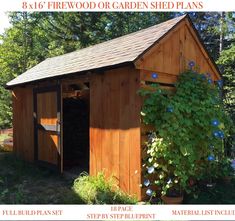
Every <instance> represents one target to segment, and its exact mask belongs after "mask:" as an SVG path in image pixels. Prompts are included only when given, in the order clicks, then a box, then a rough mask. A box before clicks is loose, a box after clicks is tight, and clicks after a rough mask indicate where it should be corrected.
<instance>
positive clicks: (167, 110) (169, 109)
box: [166, 106, 174, 113]
mask: <svg viewBox="0 0 235 221" xmlns="http://www.w3.org/2000/svg"><path fill="white" fill-rule="evenodd" d="M173 111H174V108H173V107H171V106H168V107H167V108H166V112H169V113H173Z"/></svg>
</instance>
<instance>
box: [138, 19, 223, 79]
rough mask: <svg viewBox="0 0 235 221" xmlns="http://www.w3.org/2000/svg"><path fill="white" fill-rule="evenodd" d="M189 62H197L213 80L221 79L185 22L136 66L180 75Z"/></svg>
mask: <svg viewBox="0 0 235 221" xmlns="http://www.w3.org/2000/svg"><path fill="white" fill-rule="evenodd" d="M189 61H194V62H196V65H197V68H198V69H199V71H200V72H201V73H210V74H211V76H212V79H213V80H218V79H219V78H220V77H219V74H218V72H217V70H216V69H215V67H214V66H213V64H212V62H211V61H210V58H209V57H208V56H207V54H206V52H205V50H204V49H203V47H202V45H201V42H200V41H199V40H198V38H197V36H196V34H195V32H194V30H193V28H192V27H191V25H190V24H189V22H188V21H184V22H181V24H179V25H178V26H176V27H175V29H174V30H173V31H171V32H170V33H168V34H167V36H165V37H164V38H163V39H162V40H161V41H160V42H159V43H158V44H156V46H154V47H153V48H151V50H150V51H148V52H147V53H146V54H145V55H143V57H142V58H141V59H139V60H138V61H136V63H135V64H136V67H137V68H138V69H142V70H149V71H155V72H159V73H165V74H168V75H179V73H180V72H182V71H185V70H186V69H188V62H189Z"/></svg>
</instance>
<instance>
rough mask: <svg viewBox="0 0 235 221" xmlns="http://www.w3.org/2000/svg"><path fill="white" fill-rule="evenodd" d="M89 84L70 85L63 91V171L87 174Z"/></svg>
mask: <svg viewBox="0 0 235 221" xmlns="http://www.w3.org/2000/svg"><path fill="white" fill-rule="evenodd" d="M89 112H90V111H89V83H85V84H71V85H68V86H67V87H66V89H65V90H64V91H63V162H64V165H63V166H64V170H67V171H70V172H72V173H81V172H83V171H86V172H89Z"/></svg>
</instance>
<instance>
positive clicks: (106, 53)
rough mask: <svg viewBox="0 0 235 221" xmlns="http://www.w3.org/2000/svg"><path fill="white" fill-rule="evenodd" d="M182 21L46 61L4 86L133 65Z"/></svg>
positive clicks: (167, 22) (175, 20)
mask: <svg viewBox="0 0 235 221" xmlns="http://www.w3.org/2000/svg"><path fill="white" fill-rule="evenodd" d="M185 17H186V16H185V15H184V16H180V17H177V18H174V19H171V20H168V21H166V22H163V23H161V24H158V25H155V26H152V27H149V28H146V29H143V30H140V31H137V32H134V33H131V34H128V35H124V36H122V37H119V38H115V39H113V40H109V41H106V42H103V43H100V44H96V45H94V46H90V47H88V48H84V49H81V50H78V51H75V52H72V53H68V54H64V55H61V56H57V57H53V58H48V59H46V60H44V61H43V62H41V63H39V64H38V65H36V66H35V67H33V68H31V69H29V70H28V71H26V72H24V73H23V74H21V75H19V76H18V77H16V78H15V79H13V80H12V81H10V82H8V83H7V86H8V87H11V86H15V85H18V84H24V83H28V82H33V81H38V80H42V79H46V78H51V77H56V76H62V75H67V74H71V73H77V72H82V71H89V70H94V69H98V68H104V67H107V66H113V65H119V64H123V63H127V62H133V61H135V59H137V58H138V57H139V56H140V55H142V54H143V53H144V52H145V51H146V50H147V49H148V48H149V47H151V46H152V45H153V44H154V43H155V42H157V41H158V40H160V39H161V38H162V37H163V36H164V35H165V34H166V33H167V32H169V31H170V30H171V29H172V28H173V27H175V25H176V24H178V23H179V22H180V21H181V20H182V19H184V18H185Z"/></svg>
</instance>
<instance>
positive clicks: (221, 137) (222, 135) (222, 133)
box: [218, 130, 224, 139]
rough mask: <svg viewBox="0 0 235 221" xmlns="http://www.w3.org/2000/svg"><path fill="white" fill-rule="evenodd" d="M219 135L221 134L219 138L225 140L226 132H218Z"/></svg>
mask: <svg viewBox="0 0 235 221" xmlns="http://www.w3.org/2000/svg"><path fill="white" fill-rule="evenodd" d="M218 134H219V138H220V139H224V132H223V131H221V130H220V131H218Z"/></svg>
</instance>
